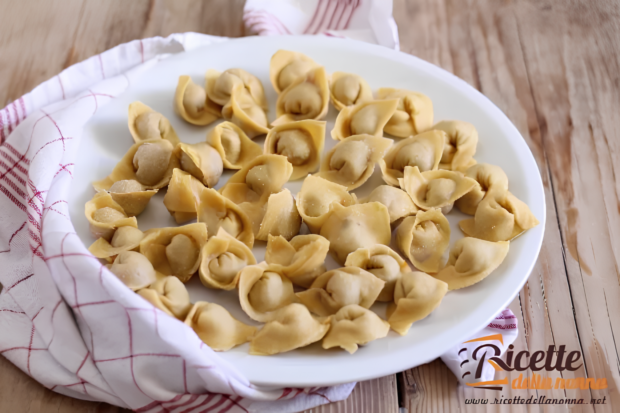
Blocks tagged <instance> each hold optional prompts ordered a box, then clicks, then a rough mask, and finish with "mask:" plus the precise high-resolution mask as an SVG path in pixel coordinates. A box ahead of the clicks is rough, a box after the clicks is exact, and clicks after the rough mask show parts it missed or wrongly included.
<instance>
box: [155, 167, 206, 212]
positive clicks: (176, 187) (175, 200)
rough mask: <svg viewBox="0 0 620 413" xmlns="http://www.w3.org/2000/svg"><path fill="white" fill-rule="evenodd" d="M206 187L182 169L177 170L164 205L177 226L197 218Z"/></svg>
mask: <svg viewBox="0 0 620 413" xmlns="http://www.w3.org/2000/svg"><path fill="white" fill-rule="evenodd" d="M203 189H205V186H204V185H203V184H202V182H200V181H199V180H198V179H196V178H194V177H193V176H192V175H190V174H189V173H187V172H185V171H182V170H181V169H178V168H177V169H175V170H174V172H173V173H172V178H171V179H170V183H169V184H168V190H167V191H166V195H165V196H164V205H165V206H166V209H167V210H168V212H169V213H170V215H172V216H173V217H174V220H175V221H176V223H177V224H182V223H184V222H187V221H191V220H192V219H196V217H197V204H198V201H199V199H200V193H201V192H202V190H203Z"/></svg>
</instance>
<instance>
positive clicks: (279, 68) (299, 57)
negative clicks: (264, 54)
mask: <svg viewBox="0 0 620 413" xmlns="http://www.w3.org/2000/svg"><path fill="white" fill-rule="evenodd" d="M318 66H319V65H318V64H317V63H315V62H314V60H312V59H310V58H309V57H308V56H306V55H304V54H302V53H299V52H290V51H288V50H278V51H277V52H275V53H274V54H273V56H271V61H270V63H269V79H270V80H271V84H272V85H273V88H274V89H275V90H276V92H277V93H278V94H280V93H282V91H283V90H284V89H286V88H288V87H289V86H290V85H291V84H293V83H295V81H297V80H298V79H303V78H304V77H305V76H306V75H307V74H308V72H310V71H311V70H312V69H314V68H316V67H318Z"/></svg>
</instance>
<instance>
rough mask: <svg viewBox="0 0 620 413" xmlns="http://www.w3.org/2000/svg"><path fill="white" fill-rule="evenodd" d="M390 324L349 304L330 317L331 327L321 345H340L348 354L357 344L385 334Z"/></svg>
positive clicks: (351, 352) (354, 349) (365, 342)
mask: <svg viewBox="0 0 620 413" xmlns="http://www.w3.org/2000/svg"><path fill="white" fill-rule="evenodd" d="M389 331H390V325H389V324H388V323H387V321H385V320H382V319H381V318H379V316H378V315H377V314H375V313H373V312H372V311H370V310H367V309H365V308H364V307H360V306H359V305H355V304H350V305H347V306H344V307H342V308H341V309H340V310H338V312H337V313H336V314H334V315H333V316H332V317H331V328H330V329H329V331H328V332H327V335H326V336H325V338H323V342H322V343H321V345H322V346H323V348H324V349H329V348H332V347H342V348H343V349H345V350H346V351H348V352H349V353H350V354H353V353H355V352H356V351H357V349H358V346H359V345H364V344H367V343H369V342H371V341H373V340H376V339H378V338H383V337H385V336H387V334H388V333H389Z"/></svg>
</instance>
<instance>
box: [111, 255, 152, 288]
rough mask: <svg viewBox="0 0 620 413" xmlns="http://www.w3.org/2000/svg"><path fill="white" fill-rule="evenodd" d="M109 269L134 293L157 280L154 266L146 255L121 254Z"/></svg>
mask: <svg viewBox="0 0 620 413" xmlns="http://www.w3.org/2000/svg"><path fill="white" fill-rule="evenodd" d="M107 267H108V269H109V270H110V271H111V272H112V273H113V274H114V275H116V276H117V277H118V279H119V280H121V281H122V282H123V284H125V285H126V286H127V287H129V288H131V289H132V290H134V291H136V290H139V289H140V288H144V287H146V286H148V285H151V284H153V283H154V282H155V280H156V279H157V276H156V274H155V269H154V268H153V265H152V264H151V263H150V262H149V260H148V259H147V258H146V257H145V256H144V255H142V254H140V253H139V252H135V251H123V252H121V253H120V254H118V256H117V257H116V259H115V260H114V262H113V263H112V264H108V265H107Z"/></svg>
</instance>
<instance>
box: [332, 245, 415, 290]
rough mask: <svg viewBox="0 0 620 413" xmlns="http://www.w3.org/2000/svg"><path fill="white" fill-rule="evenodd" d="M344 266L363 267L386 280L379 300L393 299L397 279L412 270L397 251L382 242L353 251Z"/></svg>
mask: <svg viewBox="0 0 620 413" xmlns="http://www.w3.org/2000/svg"><path fill="white" fill-rule="evenodd" d="M344 266H345V267H358V268H361V269H363V270H366V271H368V272H369V273H371V274H373V275H375V276H376V277H377V278H379V279H381V280H383V281H385V285H384V286H383V289H382V290H381V293H380V294H379V296H378V297H377V301H392V300H393V299H394V286H395V285H396V281H398V279H399V278H400V276H401V274H402V273H404V272H409V271H411V268H409V265H407V263H406V262H405V260H404V259H402V258H401V256H400V255H398V253H397V252H395V251H394V250H393V249H391V248H390V247H388V246H387V245H382V244H376V245H373V246H372V247H367V248H360V249H358V250H356V251H353V252H352V253H350V254H349V256H348V257H347V260H346V262H345V263H344Z"/></svg>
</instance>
